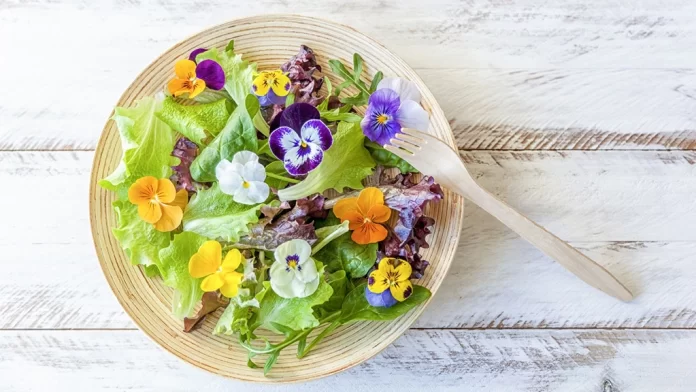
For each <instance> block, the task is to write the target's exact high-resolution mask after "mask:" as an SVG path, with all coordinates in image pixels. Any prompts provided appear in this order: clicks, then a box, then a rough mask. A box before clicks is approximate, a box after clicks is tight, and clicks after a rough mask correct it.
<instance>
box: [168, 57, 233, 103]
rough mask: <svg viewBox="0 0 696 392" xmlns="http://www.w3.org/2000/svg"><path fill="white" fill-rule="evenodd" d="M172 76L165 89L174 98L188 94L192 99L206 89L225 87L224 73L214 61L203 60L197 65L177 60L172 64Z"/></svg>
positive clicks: (192, 62)
mask: <svg viewBox="0 0 696 392" xmlns="http://www.w3.org/2000/svg"><path fill="white" fill-rule="evenodd" d="M196 50H198V49H196ZM194 52H195V51H194ZM197 54H198V53H197ZM192 55H193V53H192ZM174 74H175V75H176V77H175V78H174V79H172V80H170V81H169V84H168V85H167V88H168V89H169V92H170V93H171V94H172V95H174V96H175V97H178V96H180V95H183V94H188V97H189V98H194V97H195V96H197V95H198V94H200V93H202V92H203V90H205V88H206V87H208V88H209V89H212V90H222V88H223V87H225V71H223V69H222V67H221V66H220V64H218V63H217V62H216V61H214V60H203V61H201V62H200V63H198V64H196V62H195V61H193V60H189V59H182V60H179V61H177V62H176V64H174Z"/></svg>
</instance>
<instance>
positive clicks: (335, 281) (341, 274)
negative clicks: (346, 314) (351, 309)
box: [319, 270, 348, 314]
mask: <svg viewBox="0 0 696 392" xmlns="http://www.w3.org/2000/svg"><path fill="white" fill-rule="evenodd" d="M327 283H328V284H329V286H331V288H332V289H333V293H331V297H329V299H328V301H326V302H324V303H323V304H322V305H321V306H320V307H319V311H320V312H321V313H323V314H327V313H331V312H335V311H337V310H340V309H341V307H342V305H343V301H344V300H345V298H346V294H347V293H348V277H347V276H346V271H343V270H339V271H336V272H334V273H332V274H330V275H329V276H328V278H327Z"/></svg>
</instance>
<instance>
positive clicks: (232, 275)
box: [188, 241, 244, 298]
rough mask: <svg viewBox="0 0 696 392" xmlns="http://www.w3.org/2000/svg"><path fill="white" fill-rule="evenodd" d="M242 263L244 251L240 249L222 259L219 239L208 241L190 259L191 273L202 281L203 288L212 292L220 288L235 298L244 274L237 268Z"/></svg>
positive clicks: (221, 291) (225, 293) (232, 251)
mask: <svg viewBox="0 0 696 392" xmlns="http://www.w3.org/2000/svg"><path fill="white" fill-rule="evenodd" d="M241 263H242V253H241V252H240V251H239V249H232V250H230V251H229V252H227V255H226V256H225V260H222V246H221V245H220V243H219V242H217V241H206V242H204V243H203V245H201V247H200V248H198V252H196V253H194V254H193V256H191V259H189V265H188V268H189V274H191V277H192V278H194V279H199V278H204V279H203V280H202V281H201V290H203V291H205V292H211V291H216V290H220V293H222V295H224V296H225V297H227V298H233V297H235V296H236V295H237V292H238V291H239V283H241V282H242V278H243V277H244V274H242V273H240V272H237V271H236V269H237V268H239V265H240V264H241Z"/></svg>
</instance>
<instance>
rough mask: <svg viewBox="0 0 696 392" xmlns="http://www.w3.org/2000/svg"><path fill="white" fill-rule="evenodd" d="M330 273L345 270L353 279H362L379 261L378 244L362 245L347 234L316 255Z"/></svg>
mask: <svg viewBox="0 0 696 392" xmlns="http://www.w3.org/2000/svg"><path fill="white" fill-rule="evenodd" d="M315 257H316V259H317V260H321V262H323V263H325V265H326V269H327V270H328V271H329V272H335V271H338V270H344V271H346V273H347V274H348V276H349V277H350V278H351V279H355V278H362V277H363V276H365V275H367V272H368V271H369V270H370V268H372V267H373V266H374V265H375V262H376V261H377V244H367V245H360V244H356V243H355V242H354V241H353V240H352V239H351V238H350V233H346V234H343V235H341V236H340V237H338V238H336V239H335V240H333V241H331V242H329V243H328V244H327V245H326V246H324V248H323V249H321V250H320V251H319V252H317V253H316V254H315Z"/></svg>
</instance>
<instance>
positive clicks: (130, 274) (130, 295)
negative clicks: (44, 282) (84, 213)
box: [89, 15, 464, 382]
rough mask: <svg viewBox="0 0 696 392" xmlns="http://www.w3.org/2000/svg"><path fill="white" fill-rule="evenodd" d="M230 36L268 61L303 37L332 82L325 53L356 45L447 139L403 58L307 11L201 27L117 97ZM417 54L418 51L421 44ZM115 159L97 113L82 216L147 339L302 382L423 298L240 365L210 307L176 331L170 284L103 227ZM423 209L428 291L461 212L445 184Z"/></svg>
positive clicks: (279, 58) (207, 364)
mask: <svg viewBox="0 0 696 392" xmlns="http://www.w3.org/2000/svg"><path fill="white" fill-rule="evenodd" d="M404 38H405V39H406V38H407V37H404ZM231 39H234V40H235V51H236V52H237V53H242V54H243V55H244V56H245V58H246V59H248V60H250V61H254V62H257V63H258V64H259V69H269V68H277V67H278V66H279V65H280V64H282V63H283V62H285V61H286V60H287V59H288V58H289V57H291V56H292V55H294V54H295V53H297V51H298V49H299V46H300V45H301V44H305V45H308V46H309V47H311V48H312V49H314V51H315V53H316V54H317V58H318V60H319V62H320V64H321V65H322V68H323V70H324V73H325V75H328V76H329V77H330V78H331V79H332V82H334V84H337V79H336V78H335V77H334V75H332V74H331V72H330V68H329V67H328V65H327V61H328V60H329V59H340V60H342V61H343V62H344V63H345V64H346V65H349V64H352V60H351V59H352V55H353V53H359V54H360V55H361V56H362V57H363V58H364V60H365V66H366V68H367V69H366V74H367V75H370V77H371V75H374V73H375V72H376V71H377V70H381V71H382V72H384V74H385V75H386V76H399V77H403V78H406V79H409V80H412V81H414V82H415V83H416V84H417V85H418V86H419V88H420V91H421V93H422V95H423V101H422V104H423V106H424V107H425V108H426V110H428V111H429V112H430V113H431V117H430V130H429V131H430V132H431V133H432V134H434V135H437V136H438V137H439V138H441V139H444V140H446V141H447V142H448V143H450V144H451V145H452V146H455V144H454V137H453V136H452V133H451V130H450V127H449V124H448V122H447V119H446V118H445V115H444V114H443V113H442V110H441V109H440V107H439V106H438V104H437V102H436V101H435V98H434V97H433V95H432V94H431V93H430V91H429V90H428V88H427V87H426V86H425V84H424V83H423V81H422V80H421V79H420V78H419V77H418V75H417V74H416V73H415V72H414V71H413V70H412V69H411V68H410V67H409V66H408V65H406V63H404V62H403V61H402V60H401V59H399V58H398V57H397V56H395V55H394V54H392V53H391V52H390V51H388V50H387V49H385V48H384V47H383V46H382V45H380V44H378V43H377V42H375V41H373V40H372V39H370V38H368V37H366V36H364V35H363V34H360V33H358V32H356V31H355V30H353V29H351V28H348V27H346V26H341V25H338V24H335V23H332V22H328V21H325V20H321V19H317V18H310V17H301V16H290V15H282V16H281V15H275V16H270V15H269V16H259V17H252V18H244V19H238V20H234V21H231V22H228V23H225V24H221V25H219V26H216V27H213V28H210V29H208V30H205V31H203V32H201V33H199V34H197V35H195V36H193V37H190V38H188V39H187V40H185V41H183V42H181V43H179V44H177V45H175V46H174V47H173V48H171V49H169V50H168V51H167V52H166V53H164V54H163V55H161V56H160V57H159V58H158V59H157V60H155V61H154V62H153V63H152V64H150V65H149V66H148V67H147V68H146V69H145V70H144V71H143V72H142V73H141V74H140V75H139V76H138V77H137V78H136V80H135V81H134V82H133V83H132V84H131V85H130V86H129V87H128V89H127V90H126V92H125V93H124V94H123V96H122V97H121V99H120V100H119V102H118V104H117V105H118V106H127V107H128V106H133V105H134V103H135V101H136V100H138V99H140V98H142V97H145V96H149V95H153V94H155V93H156V92H158V91H162V88H163V86H165V85H166V83H167V81H168V80H169V79H170V78H171V77H172V75H173V67H174V63H175V61H176V60H178V59H180V58H186V57H188V54H189V53H190V52H191V50H193V49H195V48H199V47H204V48H211V47H218V48H224V47H225V45H226V44H227V43H228V42H229V40H231ZM423 55H424V56H427V53H424V54H423ZM367 75H366V77H367ZM120 158H121V144H120V141H119V136H118V131H117V129H116V125H115V124H114V122H113V121H107V123H106V126H105V127H104V131H103V133H102V135H101V138H100V140H99V145H98V146H97V150H96V153H95V156H94V165H93V168H92V177H91V183H90V203H89V208H90V219H91V224H92V235H93V237H94V244H95V247H96V250H97V256H98V257H99V262H100V263H101V267H102V269H103V271H104V275H105V276H106V279H107V281H108V282H109V285H110V286H111V289H112V290H113V292H114V294H115V295H116V297H117V298H118V300H119V302H120V303H121V305H122V306H123V308H124V309H125V311H126V312H127V313H128V314H129V315H130V317H131V318H132V319H133V321H134V322H135V323H136V324H137V325H138V326H139V327H140V329H142V330H143V331H144V332H145V333H146V334H147V335H148V336H150V338H152V339H153V340H154V341H155V342H157V344H159V345H160V346H162V347H164V348H165V349H166V350H168V351H169V352H171V353H172V354H174V355H176V356H178V357H179V358H181V359H183V360H185V361H187V362H189V363H191V364H194V365H195V366H198V367H200V368H202V369H205V370H208V371H210V372H213V373H216V374H219V375H222V376H225V377H231V378H235V379H239V380H245V381H260V382H297V381H307V380H312V379H316V378H319V377H323V376H327V375H330V374H333V373H337V372H340V371H341V370H345V369H347V368H349V367H351V366H355V365H357V364H359V363H361V362H362V361H365V360H367V359H368V358H370V357H372V356H374V355H375V354H377V353H379V352H380V351H381V350H383V349H384V348H385V347H387V346H388V345H389V344H390V343H392V342H393V341H394V340H395V339H396V338H398V337H399V336H400V335H401V334H402V333H404V332H405V331H406V330H407V329H408V327H409V326H410V325H411V324H412V323H413V322H414V321H415V320H416V318H417V317H418V316H419V315H420V314H421V312H422V311H423V309H424V306H420V307H419V308H417V309H415V310H414V311H412V312H410V313H408V314H407V315H405V316H402V317H401V318H399V319H397V320H395V321H392V322H361V323H355V324H351V325H348V326H344V327H342V328H340V329H338V330H337V331H336V332H334V333H333V334H332V335H330V336H329V337H328V338H326V339H325V340H324V341H323V342H322V343H321V344H320V345H319V346H318V347H317V348H315V349H314V350H313V352H312V353H310V354H309V355H308V356H307V357H305V358H303V359H301V360H300V359H297V358H296V357H295V351H294V349H293V347H289V348H288V349H286V351H285V352H284V353H283V354H282V355H281V356H280V359H279V360H278V362H277V363H276V364H275V366H274V367H273V370H272V372H271V375H270V376H269V377H264V376H263V372H262V371H261V370H258V369H250V368H248V367H247V364H246V362H247V358H246V352H245V351H244V350H243V349H242V348H240V347H239V346H238V344H237V341H236V338H235V337H231V336H223V337H220V336H213V335H212V334H211V331H212V329H213V327H214V326H215V322H217V318H218V316H219V315H220V313H221V311H220V310H218V311H217V312H216V313H215V314H214V315H213V316H212V317H208V319H207V320H206V321H205V323H204V325H203V327H202V328H200V329H198V330H197V331H195V332H193V333H190V334H189V333H184V332H182V322H181V321H179V320H176V319H175V318H174V317H173V316H172V314H171V297H172V290H171V289H169V288H168V287H165V286H163V285H162V282H161V280H159V279H151V278H148V277H146V276H145V275H144V273H143V271H142V269H141V268H138V267H135V266H132V265H131V264H130V262H129V261H128V259H127V257H126V255H125V254H124V253H123V251H122V250H121V248H120V246H119V244H118V242H117V241H116V239H115V238H114V236H113V235H112V234H111V228H112V227H114V226H115V224H116V219H115V215H114V212H113V210H112V208H111V203H112V202H113V201H114V199H115V195H114V194H113V193H112V192H108V191H106V190H104V189H101V188H100V187H99V186H98V185H97V181H98V180H99V179H101V178H104V177H105V176H106V175H108V174H109V173H111V171H112V170H113V169H114V168H115V167H116V165H117V164H118V162H119V160H120ZM426 212H427V215H429V216H432V217H434V218H435V220H436V225H435V230H434V233H433V234H432V235H431V237H430V240H429V242H430V244H431V247H430V249H427V250H426V251H425V253H424V256H425V259H426V260H429V261H430V262H431V266H430V267H428V269H427V273H426V275H425V277H424V278H423V279H421V280H420V281H419V282H418V284H421V285H424V286H426V287H428V288H429V289H430V290H432V291H433V293H435V292H436V291H437V289H438V287H440V284H441V283H442V280H443V279H444V278H445V275H446V273H447V270H448V269H449V266H450V263H451V262H452V259H453V257H454V253H455V250H456V248H457V242H458V240H459V232H460V229H461V226H462V219H463V214H464V203H463V199H461V198H460V197H458V196H456V195H453V194H452V193H449V192H446V195H445V200H444V201H442V202H440V203H437V204H433V205H431V206H430V207H429V208H428V209H427V211H426ZM394 360H398V359H394Z"/></svg>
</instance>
